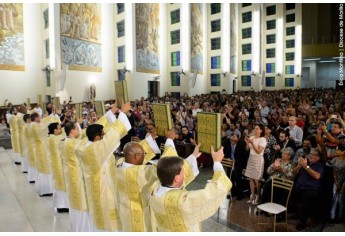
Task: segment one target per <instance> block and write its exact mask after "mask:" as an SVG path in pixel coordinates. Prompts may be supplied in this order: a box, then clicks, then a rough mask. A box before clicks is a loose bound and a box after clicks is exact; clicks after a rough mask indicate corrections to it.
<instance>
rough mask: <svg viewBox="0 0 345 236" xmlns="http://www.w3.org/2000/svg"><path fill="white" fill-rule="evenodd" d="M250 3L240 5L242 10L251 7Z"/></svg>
mask: <svg viewBox="0 0 345 236" xmlns="http://www.w3.org/2000/svg"><path fill="white" fill-rule="evenodd" d="M251 5H252V4H251V3H242V8H244V7H249V6H251Z"/></svg>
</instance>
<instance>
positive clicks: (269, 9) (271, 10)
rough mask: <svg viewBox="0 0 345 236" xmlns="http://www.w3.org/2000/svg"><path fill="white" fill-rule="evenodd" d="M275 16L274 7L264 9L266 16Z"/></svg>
mask: <svg viewBox="0 0 345 236" xmlns="http://www.w3.org/2000/svg"><path fill="white" fill-rule="evenodd" d="M275 14H276V5H272V6H269V7H266V15H267V16H271V15H275Z"/></svg>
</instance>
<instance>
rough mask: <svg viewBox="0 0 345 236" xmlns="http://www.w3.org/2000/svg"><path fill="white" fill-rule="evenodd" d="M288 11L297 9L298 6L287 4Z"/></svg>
mask: <svg viewBox="0 0 345 236" xmlns="http://www.w3.org/2000/svg"><path fill="white" fill-rule="evenodd" d="M285 6H286V10H292V9H295V7H296V4H295V3H285Z"/></svg>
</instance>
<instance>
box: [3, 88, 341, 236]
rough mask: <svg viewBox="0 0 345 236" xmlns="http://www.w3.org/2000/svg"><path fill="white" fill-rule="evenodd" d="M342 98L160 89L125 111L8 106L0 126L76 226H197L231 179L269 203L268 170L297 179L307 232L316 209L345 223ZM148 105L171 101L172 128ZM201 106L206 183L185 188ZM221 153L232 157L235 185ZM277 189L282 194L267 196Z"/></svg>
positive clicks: (34, 178) (321, 93)
mask: <svg viewBox="0 0 345 236" xmlns="http://www.w3.org/2000/svg"><path fill="white" fill-rule="evenodd" d="M344 95H345V92H344V91H342V90H335V89H297V90H279V91H261V92H255V91H246V92H244V91H242V92H236V93H233V94H226V92H223V93H220V94H201V95H195V96H193V97H190V96H188V95H186V94H185V95H183V96H181V97H179V98H176V97H171V96H170V95H169V94H168V93H167V94H166V95H165V96H163V97H155V98H147V99H144V98H141V99H140V100H135V101H132V102H128V103H125V104H124V105H123V106H122V108H121V110H120V109H118V108H117V105H116V104H113V105H110V104H106V111H107V112H106V114H105V115H104V116H102V117H98V116H97V115H96V112H95V110H94V108H93V107H92V105H91V104H90V103H84V105H83V113H82V117H78V118H76V111H75V109H74V108H73V105H71V104H68V103H66V102H64V104H62V107H61V109H55V108H54V106H53V105H52V104H48V105H47V108H46V110H47V114H42V109H41V108H40V107H39V106H38V107H36V108H34V109H33V110H31V111H30V112H28V111H27V107H26V106H24V105H22V106H20V107H19V108H18V112H17V108H16V107H15V106H9V110H8V113H7V114H6V119H7V120H6V119H5V117H2V120H1V124H0V125H1V126H0V131H1V130H4V132H5V130H6V131H7V130H8V128H10V130H11V139H12V146H13V150H14V152H15V153H16V154H17V159H15V160H14V161H15V163H17V164H19V163H21V165H22V170H23V172H28V174H27V178H28V181H29V182H32V183H33V182H34V183H35V190H36V191H37V193H38V194H39V195H40V196H45V195H51V194H53V193H54V204H55V207H56V208H57V211H58V212H66V211H69V214H70V219H71V225H72V230H73V231H117V230H124V231H198V230H200V228H199V223H200V222H201V221H203V220H205V219H207V218H208V217H210V216H212V215H213V214H214V213H215V211H216V210H217V208H218V207H219V205H220V204H221V202H222V201H223V200H224V198H225V197H226V195H227V193H228V192H229V190H230V188H231V186H232V185H233V188H232V189H231V191H232V193H233V194H234V195H236V198H237V199H238V200H241V199H243V198H246V197H248V196H246V192H247V190H248V189H249V192H250V196H249V199H248V201H247V203H248V204H254V205H257V204H261V203H265V202H269V201H271V194H270V191H271V179H272V177H275V176H277V177H282V178H285V179H288V180H292V181H294V188H293V191H292V196H291V199H290V204H289V205H290V206H291V209H296V211H297V212H299V223H298V225H297V226H296V229H297V230H303V229H304V228H305V227H306V225H307V219H308V218H310V216H312V215H314V216H317V217H320V218H322V219H327V220H329V223H330V224H335V223H339V222H342V221H344V211H345V209H344V204H345V203H344V192H345V133H344V127H345V122H344V120H345V96H344ZM154 103H169V104H170V108H171V116H172V120H173V125H174V128H173V129H172V130H169V131H167V133H166V136H165V137H162V136H158V135H157V127H156V126H155V122H154V115H153V110H152V104H154ZM198 112H216V113H221V114H222V118H221V120H222V122H221V133H220V134H219V135H221V138H222V148H221V149H219V150H216V151H214V150H212V151H211V150H210V153H211V155H210V156H211V157H212V160H213V169H214V175H213V178H212V181H210V182H209V183H207V184H206V187H205V188H204V189H202V190H198V191H186V190H185V189H184V188H182V186H186V185H187V184H188V183H190V182H191V181H192V180H193V178H194V177H195V176H196V175H197V174H198V173H199V169H200V168H203V167H205V166H207V164H208V158H210V157H209V155H206V154H205V153H201V152H199V145H198V130H197V127H198V126H197V122H198V120H197V113H198ZM27 113H31V114H27ZM6 121H7V124H6ZM8 125H9V127H8ZM178 143H183V144H189V143H190V144H191V145H195V149H194V152H193V153H192V154H191V155H190V156H189V157H185V159H183V158H179V157H177V156H178V155H177V152H176V147H175V146H176V144H178ZM113 153H115V154H116V155H119V156H121V155H122V156H124V157H123V158H119V157H117V158H115V157H114V156H113ZM223 156H224V158H230V159H232V160H234V169H233V174H232V176H231V177H230V176H229V177H230V178H231V181H232V182H231V181H230V180H229V178H228V177H227V176H226V174H225V172H224V169H223V167H222V165H221V163H220V162H221V160H222V159H223ZM228 174H229V173H228ZM232 183H233V184H232ZM171 190H175V191H171ZM285 198H286V196H285V194H284V193H283V192H281V193H278V195H275V196H274V201H276V202H278V203H280V202H283V201H284V200H286V199H285ZM177 216H178V217H177Z"/></svg>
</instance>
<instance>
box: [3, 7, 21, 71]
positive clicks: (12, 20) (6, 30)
mask: <svg viewBox="0 0 345 236" xmlns="http://www.w3.org/2000/svg"><path fill="white" fill-rule="evenodd" d="M0 70H15V71H24V70H25V63H24V34H23V4H22V3H0Z"/></svg>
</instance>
